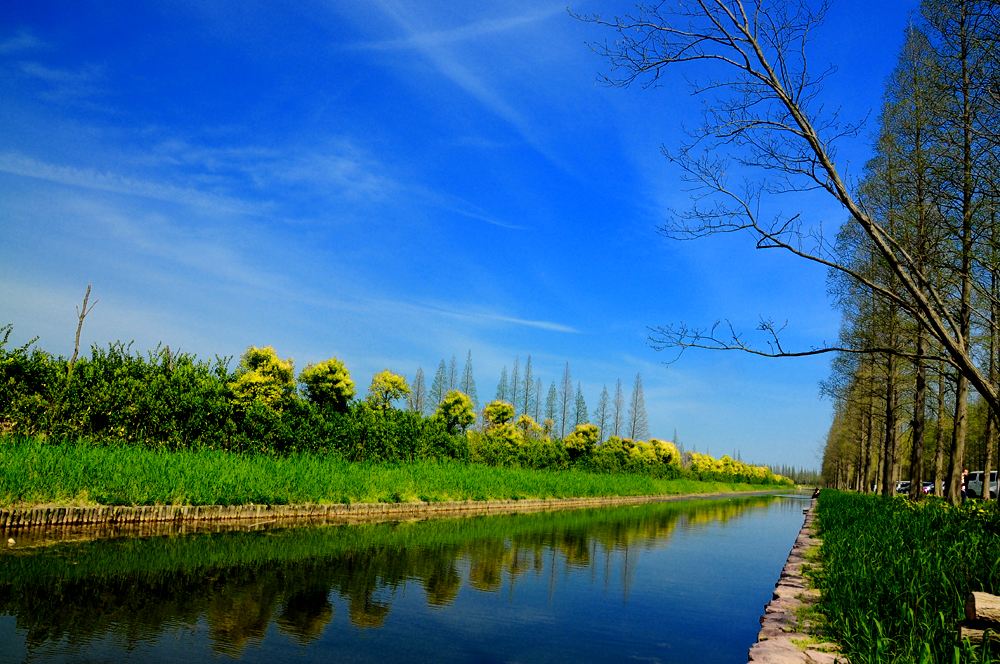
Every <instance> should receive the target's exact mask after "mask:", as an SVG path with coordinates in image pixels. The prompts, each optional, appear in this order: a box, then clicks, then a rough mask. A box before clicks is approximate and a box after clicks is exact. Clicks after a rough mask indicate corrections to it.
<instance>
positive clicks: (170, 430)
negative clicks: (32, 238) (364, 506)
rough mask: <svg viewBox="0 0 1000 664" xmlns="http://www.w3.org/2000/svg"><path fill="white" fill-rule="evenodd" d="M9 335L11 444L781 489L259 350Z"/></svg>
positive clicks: (742, 474) (1, 400)
mask: <svg viewBox="0 0 1000 664" xmlns="http://www.w3.org/2000/svg"><path fill="white" fill-rule="evenodd" d="M11 332H12V327H11V326H10V325H7V326H4V327H0V434H16V435H23V436H31V437H36V438H37V437H41V438H46V437H49V438H51V439H53V440H56V439H89V440H93V441H97V442H102V443H108V442H111V443H120V444H126V445H136V446H141V447H145V448H149V449H162V450H168V451H177V450H202V449H208V450H226V451H231V452H238V453H247V454H271V455H287V454H292V453H301V452H306V453H319V454H329V453H332V454H336V455H338V456H340V457H341V458H343V459H346V460H348V461H373V462H400V461H412V460H416V459H457V460H461V461H473V462H478V463H484V464H487V465H491V466H518V467H524V468H538V469H545V468H552V469H562V468H571V467H575V468H580V469H584V470H591V471H597V472H606V473H623V472H627V473H643V474H648V475H652V476H654V477H663V478H674V477H681V476H683V475H685V474H691V475H692V476H693V477H695V478H698V479H705V480H719V481H741V482H750V483H761V484H763V483H775V482H780V481H786V482H787V480H784V478H780V477H778V476H775V475H773V474H772V473H771V472H770V471H769V470H768V469H767V468H764V467H755V466H750V465H748V464H743V463H742V462H739V461H733V460H731V459H728V457H723V459H722V460H718V461H716V460H714V459H712V458H711V457H708V456H707V455H698V454H694V455H691V456H690V462H691V470H690V471H688V470H686V469H685V468H684V463H683V460H682V457H681V455H680V454H679V452H678V450H677V448H676V447H675V446H674V445H673V444H672V443H669V442H666V441H659V440H650V441H633V440H628V439H621V438H617V437H611V438H609V439H608V440H606V441H603V442H602V441H600V440H599V434H598V430H597V427H595V426H594V425H592V424H583V425H579V426H577V427H576V429H575V430H574V431H573V432H572V433H570V434H569V435H567V436H566V438H564V439H562V440H560V439H558V438H556V437H554V436H552V435H551V434H550V433H549V432H548V431H547V430H545V429H543V427H541V426H539V425H538V424H537V423H536V422H535V421H534V420H533V419H531V418H530V417H527V416H524V415H522V416H521V417H520V418H518V420H517V421H516V422H513V421H511V420H512V419H513V414H514V411H513V407H511V406H510V405H509V404H505V403H504V402H493V403H492V404H490V405H488V406H487V407H486V409H484V412H483V420H484V421H483V425H482V427H481V428H480V429H478V430H468V431H467V428H468V427H469V425H470V424H471V423H472V422H473V421H474V420H475V418H476V414H475V413H474V412H473V410H472V405H471V401H470V400H469V399H468V397H467V396H466V395H464V394H462V393H461V392H457V391H452V392H450V393H449V394H448V395H447V396H446V397H445V398H444V399H443V400H442V403H441V404H439V405H438V409H437V412H436V413H435V415H434V416H431V417H425V416H423V415H422V414H420V413H417V412H413V411H404V410H398V409H396V408H393V403H394V402H395V401H396V400H397V399H399V398H401V397H403V396H405V395H406V394H407V393H408V392H409V388H408V386H407V385H406V382H405V379H403V378H402V377H401V376H397V375H396V374H393V373H391V372H389V371H384V372H381V373H380V374H377V375H376V376H375V378H374V379H373V381H372V385H371V387H370V388H369V395H368V397H367V398H366V399H364V400H357V399H355V398H354V394H355V390H354V384H353V382H352V380H351V378H350V374H349V373H348V371H347V368H346V367H345V366H344V365H343V363H342V362H340V360H338V359H336V358H330V359H329V360H326V361H324V362H320V363H318V364H316V365H311V366H308V367H306V368H305V369H304V370H303V371H302V372H301V373H300V374H299V376H298V380H297V381H296V379H295V375H294V372H293V366H292V363H291V361H290V360H282V359H281V358H279V357H278V356H277V354H276V353H275V352H274V350H273V349H272V348H270V347H264V348H255V347H251V348H250V349H248V350H247V352H246V353H245V354H244V355H243V356H242V358H241V359H240V362H239V364H238V365H237V367H236V369H235V370H231V369H230V368H229V365H230V360H229V358H221V357H218V356H217V357H215V358H214V359H213V360H211V361H205V360H200V359H198V358H197V357H195V356H194V355H192V354H189V353H175V352H171V350H170V349H169V347H166V346H160V347H158V348H156V349H155V350H153V351H149V352H147V353H145V354H141V353H137V352H133V350H132V348H131V345H130V344H124V343H121V342H116V343H112V344H109V345H108V346H107V347H106V348H102V347H98V346H93V347H92V348H91V350H90V354H89V356H86V357H82V358H80V359H79V360H77V361H75V362H71V361H70V360H68V359H66V358H64V357H57V356H53V355H51V354H49V353H47V352H45V351H43V350H40V349H38V348H37V347H36V346H35V345H34V343H33V342H29V343H27V344H25V345H23V346H20V347H14V348H10V347H8V340H9V338H10V334H11Z"/></svg>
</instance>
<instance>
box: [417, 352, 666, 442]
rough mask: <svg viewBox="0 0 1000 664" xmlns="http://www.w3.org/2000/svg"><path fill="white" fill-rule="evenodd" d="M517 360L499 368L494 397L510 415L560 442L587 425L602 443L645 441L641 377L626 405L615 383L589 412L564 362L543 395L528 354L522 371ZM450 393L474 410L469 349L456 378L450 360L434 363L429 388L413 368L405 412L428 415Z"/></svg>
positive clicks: (420, 372)
mask: <svg viewBox="0 0 1000 664" xmlns="http://www.w3.org/2000/svg"><path fill="white" fill-rule="evenodd" d="M520 360H521V358H520V357H517V358H515V359H514V364H513V368H512V369H511V370H510V371H509V372H508V370H507V366H506V365H504V367H503V368H502V369H501V371H500V378H499V380H498V381H497V388H496V393H495V396H494V399H495V400H498V401H506V402H508V403H510V404H511V405H512V406H513V407H514V414H515V415H520V414H524V415H530V416H531V417H532V418H533V419H534V420H535V421H536V422H541V423H543V425H544V426H545V427H546V428H547V430H548V431H549V432H551V433H553V434H555V435H558V436H559V437H560V438H563V437H565V436H566V435H567V434H568V433H569V432H571V431H572V430H573V427H575V426H578V425H580V424H586V423H588V422H593V423H594V424H596V425H597V428H598V432H599V434H600V439H601V440H602V441H603V440H604V439H606V438H607V437H609V436H619V437H624V438H631V439H642V438H648V437H649V417H648V415H647V412H646V400H645V396H644V393H643V388H642V376H641V375H640V374H638V373H636V375H635V380H634V381H633V383H632V392H631V394H630V396H629V399H628V402H627V406H626V401H625V394H624V392H623V390H622V382H621V379H618V381H617V382H616V384H615V391H614V396H613V398H612V396H611V395H610V394H609V393H608V388H607V385H604V386H602V388H601V394H600V397H599V398H598V402H597V406H596V407H595V408H594V410H593V412H592V413H590V412H588V409H587V400H586V398H585V397H584V395H583V387H582V385H581V384H580V383H579V382H577V383H576V386H575V387H574V385H573V379H572V375H571V372H570V366H569V362H566V365H565V367H564V368H563V374H562V379H561V380H560V382H559V384H558V385H556V382H555V381H552V382H551V383H549V386H548V390H547V391H543V389H544V388H543V386H544V383H543V381H542V379H541V378H540V377H538V376H537V375H536V374H535V373H534V368H533V365H532V361H531V355H528V356H527V359H526V360H525V362H524V366H523V368H522V366H521V361H520ZM450 390H459V391H461V392H463V393H464V394H466V395H467V396H468V397H469V399H470V400H471V401H472V404H473V407H474V408H476V409H477V410H478V408H479V398H478V390H477V388H476V379H475V376H474V374H473V369H472V351H471V350H470V351H468V352H467V353H466V357H465V364H464V366H463V368H462V371H461V373H460V372H459V371H458V363H457V361H456V358H455V356H454V355H452V356H451V360H450V361H449V362H445V360H444V359H442V360H441V361H440V362H439V363H438V367H437V371H436V372H435V373H434V379H433V381H432V382H431V386H430V388H429V389H428V388H427V385H426V378H425V375H424V370H423V367H418V368H417V371H416V373H415V374H414V376H413V382H412V389H411V390H410V392H409V394H408V396H407V401H406V405H407V408H409V409H410V410H412V411H414V412H418V413H423V414H425V415H430V414H433V412H434V409H435V408H436V407H437V404H439V403H440V402H441V399H443V398H444V395H445V394H447V393H448V392H449V391H450ZM543 394H544V397H543ZM626 408H627V409H626Z"/></svg>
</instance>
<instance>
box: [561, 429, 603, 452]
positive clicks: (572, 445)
mask: <svg viewBox="0 0 1000 664" xmlns="http://www.w3.org/2000/svg"><path fill="white" fill-rule="evenodd" d="M600 437H601V433H600V431H599V430H598V428H597V427H596V426H595V425H593V424H577V425H576V427H575V428H574V429H573V431H572V433H570V434H569V435H568V436H566V438H565V439H563V445H565V446H566V451H567V452H568V453H569V458H570V459H572V460H573V461H577V460H579V459H583V458H587V457H589V456H590V455H591V454H593V452H594V446H595V445H597V442H598V440H599V439H600Z"/></svg>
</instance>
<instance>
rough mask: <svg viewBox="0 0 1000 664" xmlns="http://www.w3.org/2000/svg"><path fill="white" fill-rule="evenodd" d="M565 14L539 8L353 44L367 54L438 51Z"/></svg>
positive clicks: (560, 7) (553, 8)
mask: <svg viewBox="0 0 1000 664" xmlns="http://www.w3.org/2000/svg"><path fill="white" fill-rule="evenodd" d="M565 11H566V9H565V7H564V6H563V5H550V6H548V7H543V8H539V9H536V10H535V11H529V12H527V13H525V14H520V15H517V16H508V17H501V18H489V19H484V20H481V21H475V22H473V23H467V24H465V25H460V26H457V27H454V28H447V29H443V30H426V31H423V32H420V33H411V34H409V35H407V36H406V37H404V38H402V39H385V40H381V41H370V42H362V43H358V44H354V45H353V47H354V48H359V49H365V50H396V49H404V48H416V49H426V48H435V47H440V46H445V45H448V44H457V43H460V42H465V41H470V40H473V39H479V38H482V37H486V36H490V35H495V34H498V33H502V32H507V31H509V30H514V29H517V28H521V27H524V26H528V25H532V24H535V23H539V22H541V21H545V20H547V19H549V18H552V17H553V16H556V15H560V14H564V13H565Z"/></svg>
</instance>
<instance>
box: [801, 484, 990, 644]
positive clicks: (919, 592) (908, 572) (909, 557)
mask: <svg viewBox="0 0 1000 664" xmlns="http://www.w3.org/2000/svg"><path fill="white" fill-rule="evenodd" d="M818 515H819V523H820V530H821V533H822V537H823V546H822V557H823V567H824V571H823V573H822V574H821V575H820V577H819V578H818V584H819V587H820V590H821V592H822V595H823V598H822V600H821V605H820V606H821V610H822V611H823V613H824V614H825V615H826V618H827V629H828V631H829V634H830V636H832V637H833V638H834V639H836V640H837V641H838V642H839V643H841V645H842V646H843V647H844V653H845V654H846V655H847V656H848V657H849V659H850V661H851V662H854V663H855V664H861V663H863V662H879V663H882V662H887V663H892V662H899V663H904V662H905V663H907V664H909V663H915V662H920V663H925V662H997V661H1000V658H998V657H997V655H996V654H995V653H994V654H992V655H991V654H990V653H989V652H988V651H987V650H984V649H983V648H982V647H973V646H971V645H969V644H968V643H967V642H966V643H958V640H957V627H956V625H957V623H958V621H959V620H961V619H962V618H963V616H964V600H965V596H966V594H967V593H968V592H970V591H973V590H981V591H985V592H990V593H998V591H1000V510H998V508H997V506H996V503H989V504H986V503H971V502H970V503H967V504H966V505H963V506H961V507H952V506H951V505H949V504H948V503H945V502H943V501H941V500H937V499H928V500H924V501H922V502H919V503H913V502H910V501H908V500H905V499H902V498H892V499H885V498H880V497H875V496H863V495H858V494H845V493H838V492H834V491H828V490H827V491H823V493H822V495H821V496H820V501H819V512H818Z"/></svg>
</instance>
